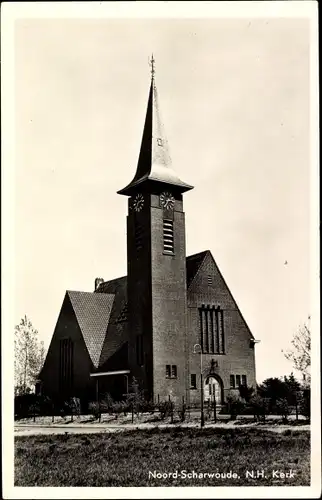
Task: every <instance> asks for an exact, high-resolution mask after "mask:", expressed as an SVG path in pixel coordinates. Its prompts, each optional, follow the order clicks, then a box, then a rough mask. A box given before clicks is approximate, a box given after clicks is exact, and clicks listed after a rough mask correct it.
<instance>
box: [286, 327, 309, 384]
mask: <svg viewBox="0 0 322 500" xmlns="http://www.w3.org/2000/svg"><path fill="white" fill-rule="evenodd" d="M291 344H292V348H291V349H290V350H289V351H286V352H284V351H282V352H283V354H284V356H285V357H286V359H288V360H289V361H292V363H293V366H294V368H295V369H296V370H298V371H299V372H301V373H302V374H303V379H304V380H305V381H306V382H307V383H308V384H309V383H310V380H311V374H310V368H311V331H310V329H309V328H308V326H307V325H306V324H304V325H303V326H301V327H300V328H299V330H298V332H297V333H295V334H294V336H293V339H292V341H291Z"/></svg>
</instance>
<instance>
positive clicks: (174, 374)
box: [171, 365, 177, 378]
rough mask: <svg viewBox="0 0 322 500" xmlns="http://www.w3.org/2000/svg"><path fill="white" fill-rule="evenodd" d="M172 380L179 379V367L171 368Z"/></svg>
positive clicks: (173, 366)
mask: <svg viewBox="0 0 322 500" xmlns="http://www.w3.org/2000/svg"><path fill="white" fill-rule="evenodd" d="M171 378H177V365H172V366H171Z"/></svg>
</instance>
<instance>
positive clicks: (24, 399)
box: [14, 394, 52, 419]
mask: <svg viewBox="0 0 322 500" xmlns="http://www.w3.org/2000/svg"><path fill="white" fill-rule="evenodd" d="M14 411H15V418H16V419H20V418H27V417H33V416H35V415H51V413H52V401H51V400H50V399H49V398H48V397H47V396H40V395H36V394H23V395H20V396H15V400H14Z"/></svg>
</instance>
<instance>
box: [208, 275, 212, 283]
mask: <svg viewBox="0 0 322 500" xmlns="http://www.w3.org/2000/svg"><path fill="white" fill-rule="evenodd" d="M208 285H212V276H210V275H208Z"/></svg>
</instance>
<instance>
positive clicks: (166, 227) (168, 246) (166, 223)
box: [163, 219, 174, 254]
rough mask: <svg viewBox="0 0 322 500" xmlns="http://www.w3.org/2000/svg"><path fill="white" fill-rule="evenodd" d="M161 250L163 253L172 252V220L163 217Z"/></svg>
mask: <svg viewBox="0 0 322 500" xmlns="http://www.w3.org/2000/svg"><path fill="white" fill-rule="evenodd" d="M163 251H164V253H169V254H173V253H174V244H173V220H170V219H163Z"/></svg>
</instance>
